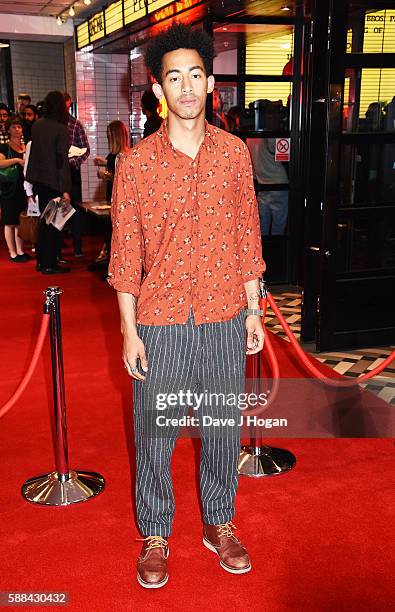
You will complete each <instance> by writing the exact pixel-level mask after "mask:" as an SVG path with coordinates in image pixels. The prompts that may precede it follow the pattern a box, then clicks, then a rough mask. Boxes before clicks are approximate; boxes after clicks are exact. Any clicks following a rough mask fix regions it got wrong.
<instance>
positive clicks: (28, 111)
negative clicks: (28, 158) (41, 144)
mask: <svg viewBox="0 0 395 612" xmlns="http://www.w3.org/2000/svg"><path fill="white" fill-rule="evenodd" d="M22 115H23V140H24V141H25V143H26V144H27V143H28V142H29V141H30V140H31V139H32V126H33V123H34V122H35V121H37V119H38V115H37V107H36V106H34V104H27V105H26V106H25V108H24V109H23V113H22Z"/></svg>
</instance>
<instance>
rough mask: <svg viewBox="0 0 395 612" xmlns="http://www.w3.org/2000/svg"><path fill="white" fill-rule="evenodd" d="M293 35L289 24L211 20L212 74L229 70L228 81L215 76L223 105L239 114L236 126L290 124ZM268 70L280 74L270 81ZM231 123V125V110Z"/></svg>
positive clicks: (264, 127)
mask: <svg viewBox="0 0 395 612" xmlns="http://www.w3.org/2000/svg"><path fill="white" fill-rule="evenodd" d="M293 37H294V29H293V26H290V25H272V24H270V25H269V24H237V23H224V24H220V23H216V24H214V43H215V51H216V53H217V57H216V59H215V60H214V76H216V75H229V81H227V82H226V83H224V82H222V81H221V82H220V81H218V80H217V88H218V90H219V92H220V95H221V100H222V110H223V112H224V113H225V114H227V113H228V112H229V110H231V115H232V114H235V113H237V114H238V115H240V119H239V118H237V122H238V126H239V129H241V130H255V131H263V130H271V131H275V130H279V131H281V130H287V129H289V106H290V105H289V102H290V99H291V95H292V81H291V79H292V75H293V71H294V67H293V47H294V41H293ZM231 75H234V76H235V81H234V82H232V79H231ZM241 76H242V77H243V78H242V79H240V77H241ZM271 76H272V77H280V78H281V80H280V79H279V80H277V79H276V78H274V79H273V80H272V81H268V80H267V77H271ZM236 77H238V78H237V80H236ZM249 77H250V78H249ZM252 77H254V78H252ZM261 77H262V78H261ZM214 111H215V109H214ZM229 123H230V124H231V129H232V123H233V117H232V116H231V117H230V122H229ZM220 127H221V126H220Z"/></svg>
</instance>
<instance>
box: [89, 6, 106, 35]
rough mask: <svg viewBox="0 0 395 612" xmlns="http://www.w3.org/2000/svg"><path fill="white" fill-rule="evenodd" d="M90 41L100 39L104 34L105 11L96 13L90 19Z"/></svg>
mask: <svg viewBox="0 0 395 612" xmlns="http://www.w3.org/2000/svg"><path fill="white" fill-rule="evenodd" d="M88 23H89V37H90V42H94V41H95V40H99V38H103V36H104V14H103V11H100V13H96V15H93V17H91V18H90V19H89V20H88Z"/></svg>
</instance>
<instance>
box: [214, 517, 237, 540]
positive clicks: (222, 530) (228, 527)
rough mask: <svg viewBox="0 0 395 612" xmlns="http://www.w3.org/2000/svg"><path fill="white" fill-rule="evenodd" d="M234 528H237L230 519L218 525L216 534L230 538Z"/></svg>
mask: <svg viewBox="0 0 395 612" xmlns="http://www.w3.org/2000/svg"><path fill="white" fill-rule="evenodd" d="M234 529H237V527H236V525H234V524H233V523H232V521H228V522H227V523H223V524H222V525H218V535H219V536H220V537H221V536H227V537H228V538H231V537H232V536H233V535H234V533H233V530H234Z"/></svg>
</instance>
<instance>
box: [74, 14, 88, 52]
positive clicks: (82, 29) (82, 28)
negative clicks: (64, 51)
mask: <svg viewBox="0 0 395 612" xmlns="http://www.w3.org/2000/svg"><path fill="white" fill-rule="evenodd" d="M87 45H89V31H88V22H87V21H85V23H81V25H79V26H77V47H78V49H81V48H82V47H86V46H87Z"/></svg>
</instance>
